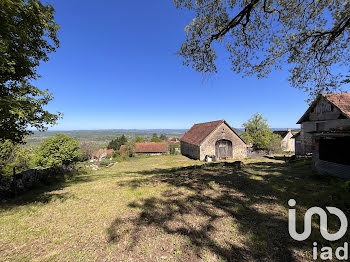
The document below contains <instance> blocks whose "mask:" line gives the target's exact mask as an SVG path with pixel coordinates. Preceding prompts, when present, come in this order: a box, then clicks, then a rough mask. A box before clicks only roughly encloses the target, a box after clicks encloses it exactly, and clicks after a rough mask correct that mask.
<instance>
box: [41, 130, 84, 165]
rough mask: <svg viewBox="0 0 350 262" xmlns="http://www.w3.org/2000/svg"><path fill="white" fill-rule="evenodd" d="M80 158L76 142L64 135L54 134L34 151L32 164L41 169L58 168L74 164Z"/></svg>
mask: <svg viewBox="0 0 350 262" xmlns="http://www.w3.org/2000/svg"><path fill="white" fill-rule="evenodd" d="M81 156H82V152H81V150H80V146H79V141H78V140H76V139H74V138H72V137H70V136H67V135H65V134H56V135H55V136H54V137H49V138H47V139H45V140H43V141H42V142H41V144H40V147H39V148H38V149H37V150H36V151H35V157H34V162H35V164H36V165H37V166H38V167H41V168H50V167H58V166H62V165H70V164H74V163H76V162H78V161H79V160H80V159H81Z"/></svg>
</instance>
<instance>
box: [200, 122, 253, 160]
mask: <svg viewBox="0 0 350 262" xmlns="http://www.w3.org/2000/svg"><path fill="white" fill-rule="evenodd" d="M222 139H225V140H229V141H231V142H232V151H233V158H234V159H242V158H245V157H246V156H247V145H246V144H245V143H244V142H243V141H242V139H241V138H240V137H239V136H238V135H236V134H235V133H234V132H233V131H232V130H231V128H230V127H228V126H227V125H226V124H225V123H222V124H221V125H219V126H218V127H217V128H216V129H215V130H214V131H213V132H212V133H211V134H210V135H209V136H208V137H207V138H206V139H205V140H204V141H203V142H202V144H201V147H200V158H199V159H200V160H204V158H205V156H206V155H208V156H214V155H215V143H216V141H218V140H222Z"/></svg>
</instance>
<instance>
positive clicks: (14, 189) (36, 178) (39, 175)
mask: <svg viewBox="0 0 350 262" xmlns="http://www.w3.org/2000/svg"><path fill="white" fill-rule="evenodd" d="M73 169H74V167H73V166H67V167H65V166H62V167H55V168H48V169H30V170H27V171H23V172H21V173H18V174H16V176H15V177H13V176H12V177H2V176H0V199H5V198H13V197H15V196H16V195H20V194H23V193H24V192H26V191H29V190H30V189H32V188H34V187H35V186H37V185H38V184H41V183H47V182H49V181H52V179H57V178H59V177H63V176H64V174H67V173H69V172H71V171H72V170H73Z"/></svg>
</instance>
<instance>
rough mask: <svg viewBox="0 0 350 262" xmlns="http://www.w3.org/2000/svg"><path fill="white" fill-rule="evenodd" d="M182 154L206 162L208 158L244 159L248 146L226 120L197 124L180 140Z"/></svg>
mask: <svg viewBox="0 0 350 262" xmlns="http://www.w3.org/2000/svg"><path fill="white" fill-rule="evenodd" d="M180 143H181V154H183V155H184V156H187V157H190V158H193V159H199V160H204V159H205V157H206V156H209V157H212V156H215V157H216V159H228V158H238V159H240V158H244V157H246V156H247V144H246V143H245V142H244V141H243V139H242V138H241V137H240V136H239V135H238V134H237V133H236V132H235V130H234V129H233V128H232V127H230V125H229V124H228V123H227V122H226V121H225V120H218V121H212V122H206V123H201V124H195V125H193V126H192V127H191V129H190V130H188V131H187V132H186V133H185V134H184V136H183V137H182V138H181V139H180Z"/></svg>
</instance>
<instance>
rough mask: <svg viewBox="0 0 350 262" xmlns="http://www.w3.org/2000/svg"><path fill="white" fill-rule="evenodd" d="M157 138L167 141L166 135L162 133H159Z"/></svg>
mask: <svg viewBox="0 0 350 262" xmlns="http://www.w3.org/2000/svg"><path fill="white" fill-rule="evenodd" d="M159 138H160V139H161V140H163V141H167V140H168V137H167V136H166V135H164V134H161V135H160V136H159Z"/></svg>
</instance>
